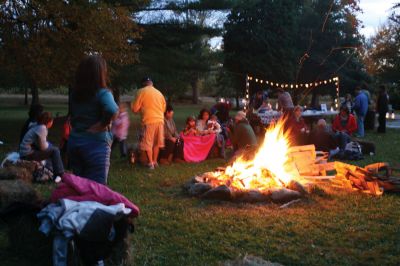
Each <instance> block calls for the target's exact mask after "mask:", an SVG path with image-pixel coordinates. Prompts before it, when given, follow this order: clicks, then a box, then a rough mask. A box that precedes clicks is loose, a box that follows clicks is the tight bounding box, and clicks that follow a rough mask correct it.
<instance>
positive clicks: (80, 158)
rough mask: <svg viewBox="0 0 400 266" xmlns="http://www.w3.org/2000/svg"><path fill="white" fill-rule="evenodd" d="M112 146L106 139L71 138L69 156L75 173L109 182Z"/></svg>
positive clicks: (101, 182)
mask: <svg viewBox="0 0 400 266" xmlns="http://www.w3.org/2000/svg"><path fill="white" fill-rule="evenodd" d="M110 154H111V146H110V144H109V143H107V142H105V141H98V140H91V139H88V138H79V139H76V138H70V139H69V140H68V157H69V160H70V166H71V169H72V171H73V173H74V174H76V175H78V176H81V177H85V178H88V179H90V180H93V181H96V182H98V183H100V184H107V176H108V170H109V168H110Z"/></svg>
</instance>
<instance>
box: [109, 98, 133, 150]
mask: <svg viewBox="0 0 400 266" xmlns="http://www.w3.org/2000/svg"><path fill="white" fill-rule="evenodd" d="M128 130H129V114H128V112H127V111H126V104H125V103H121V104H120V105H119V113H118V116H117V118H116V119H115V120H114V121H113V123H112V128H111V131H112V133H113V135H114V141H113V145H112V147H113V148H114V147H115V145H117V144H119V150H120V154H121V157H126V156H127V153H128V148H127V144H126V139H127V137H128Z"/></svg>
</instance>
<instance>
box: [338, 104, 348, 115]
mask: <svg viewBox="0 0 400 266" xmlns="http://www.w3.org/2000/svg"><path fill="white" fill-rule="evenodd" d="M342 111H345V112H346V114H347V115H349V114H350V110H349V108H348V107H347V106H346V105H342V106H341V107H340V112H342Z"/></svg>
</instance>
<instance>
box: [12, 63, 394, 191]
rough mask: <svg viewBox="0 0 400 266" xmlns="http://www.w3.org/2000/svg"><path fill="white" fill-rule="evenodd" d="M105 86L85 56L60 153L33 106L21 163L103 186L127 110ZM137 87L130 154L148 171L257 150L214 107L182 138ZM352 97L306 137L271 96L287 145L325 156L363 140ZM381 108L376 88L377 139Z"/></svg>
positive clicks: (154, 97)
mask: <svg viewBox="0 0 400 266" xmlns="http://www.w3.org/2000/svg"><path fill="white" fill-rule="evenodd" d="M107 79H108V77H107V65H106V62H105V60H104V59H103V58H102V57H100V56H97V55H93V56H87V57H86V58H85V59H84V60H82V62H81V63H80V65H79V66H78V69H77V72H76V79H75V86H74V87H73V90H72V94H71V96H70V106H69V107H70V110H69V114H68V118H67V120H66V123H65V124H64V130H63V131H64V134H63V141H62V143H63V146H62V151H64V152H60V149H59V148H58V147H56V146H54V145H53V144H51V143H49V142H48V141H47V135H48V129H49V128H51V127H52V124H53V118H52V116H51V114H50V113H49V112H44V111H43V107H42V106H40V105H33V106H31V110H30V113H29V119H28V120H27V122H26V123H25V124H24V127H23V129H22V132H21V138H20V156H21V158H22V159H26V160H35V161H43V160H46V161H47V163H48V164H49V166H50V167H51V168H52V170H53V173H54V179H55V180H59V179H60V177H62V175H63V173H64V164H63V161H64V162H65V161H66V160H63V157H62V156H61V155H62V154H66V155H67V156H66V157H67V158H68V163H67V165H68V168H70V169H71V170H72V171H73V173H74V174H76V175H79V176H82V177H86V178H89V179H91V180H94V181H96V182H99V183H102V184H107V176H108V171H109V167H110V155H111V150H112V147H114V146H117V145H119V147H120V151H121V156H126V155H127V143H126V139H127V136H128V129H129V114H128V111H127V109H128V106H127V104H126V103H121V104H119V105H118V104H117V103H116V101H115V100H114V97H113V93H112V91H111V90H110V89H108V86H107ZM142 85H143V88H141V89H140V90H139V91H138V93H137V95H136V97H135V100H134V101H133V102H131V104H130V109H131V110H132V112H133V113H140V115H141V122H142V128H141V131H140V137H139V145H138V148H139V150H140V151H142V152H143V153H145V155H146V165H147V167H148V168H149V169H154V168H155V167H157V166H158V163H159V162H160V163H161V164H169V163H171V162H172V161H174V160H175V161H182V160H185V161H200V160H203V159H205V158H207V157H208V155H209V154H211V152H212V151H217V154H218V156H219V157H221V158H225V147H226V146H229V145H231V146H232V147H233V149H234V150H235V151H238V150H241V149H243V148H246V147H249V146H256V145H257V143H258V141H259V140H258V139H257V137H256V134H255V133H254V130H253V128H252V126H251V125H250V124H249V120H248V119H247V114H246V113H245V112H243V111H239V112H238V113H237V114H236V115H235V117H234V120H233V121H232V120H229V119H228V118H229V110H225V109H227V108H225V106H215V107H213V108H212V109H211V110H212V111H213V112H211V111H210V110H207V109H202V110H201V111H200V113H199V115H198V117H197V119H196V118H194V117H192V116H189V117H188V118H187V119H186V125H185V128H184V129H183V131H181V132H180V131H178V130H177V127H176V124H175V122H174V118H173V117H174V109H173V107H172V106H171V105H167V103H166V100H165V98H164V96H163V94H162V93H161V92H160V91H159V90H157V89H156V88H155V87H154V85H153V82H152V80H151V79H150V78H145V79H143V80H142ZM357 93H358V94H357V97H356V98H355V101H354V103H352V104H351V105H349V104H348V102H346V103H344V104H343V105H342V107H341V109H340V113H339V114H338V115H337V117H336V118H335V119H334V121H333V125H332V129H331V130H327V126H326V121H324V120H320V121H318V125H317V128H316V129H315V130H313V131H311V130H310V128H309V127H308V125H307V124H306V123H305V121H304V119H303V117H302V108H301V107H300V106H294V105H293V101H292V99H291V96H290V94H289V93H288V92H286V91H284V90H279V91H278V104H279V108H280V109H281V111H282V112H283V114H284V115H285V116H286V119H287V122H286V129H288V130H290V131H291V135H292V136H293V144H298V145H302V144H307V143H310V142H312V143H314V144H316V146H317V148H322V149H323V150H327V149H328V150H329V149H330V148H331V147H334V146H335V145H338V146H340V147H341V146H343V145H344V144H343V143H346V142H347V141H348V139H350V138H351V136H352V135H353V134H354V132H356V131H357V132H358V134H359V136H363V134H364V133H363V132H364V130H363V121H364V118H365V115H366V112H367V109H368V96H367V95H366V94H365V93H363V92H362V91H360V90H358V91H357ZM266 99H267V95H265V94H263V93H257V94H256V95H255V98H254V99H253V101H252V103H251V104H252V105H254V107H258V108H261V107H262V106H263V105H265V103H266ZM387 103H388V97H387V94H386V91H385V89H384V88H382V89H381V93H380V96H379V98H378V104H377V108H378V110H379V123H380V127H379V129H378V131H384V127H385V126H384V123H385V120H384V117H385V115H386V112H387ZM349 107H351V110H350V109H349ZM220 109H221V110H220ZM216 112H217V114H220V115H222V117H224V118H225V119H224V121H222V119H221V117H217V115H216V114H215V113H216ZM352 112H355V114H356V117H357V118H355V117H354V116H353V114H352ZM192 142H193V143H192ZM338 143H339V144H338ZM199 158H200V159H199Z"/></svg>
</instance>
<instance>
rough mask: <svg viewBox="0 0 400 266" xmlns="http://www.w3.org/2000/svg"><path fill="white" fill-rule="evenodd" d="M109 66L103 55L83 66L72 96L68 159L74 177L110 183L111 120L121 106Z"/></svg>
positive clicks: (87, 59)
mask: <svg viewBox="0 0 400 266" xmlns="http://www.w3.org/2000/svg"><path fill="white" fill-rule="evenodd" d="M106 81H107V65H106V62H105V61H104V59H103V58H101V57H100V56H97V55H95V56H88V57H86V58H85V59H84V60H82V62H81V63H80V65H79V67H78V70H77V73H76V81H75V82H76V83H75V87H74V89H73V92H72V95H71V127H72V130H71V134H70V137H69V140H68V157H69V158H70V166H71V168H72V170H73V172H74V174H76V175H79V176H82V177H86V178H88V179H91V180H94V181H96V182H98V183H102V184H107V176H108V170H109V167H110V153H111V144H112V139H113V137H112V134H111V131H110V129H111V126H110V125H111V121H112V120H113V119H114V118H115V116H116V115H117V114H118V106H117V104H116V103H115V101H114V98H113V95H112V92H111V91H110V90H109V89H108V88H107V83H106Z"/></svg>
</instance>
